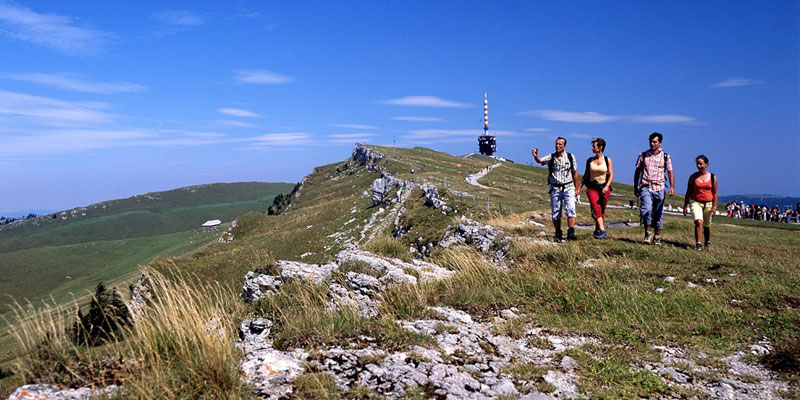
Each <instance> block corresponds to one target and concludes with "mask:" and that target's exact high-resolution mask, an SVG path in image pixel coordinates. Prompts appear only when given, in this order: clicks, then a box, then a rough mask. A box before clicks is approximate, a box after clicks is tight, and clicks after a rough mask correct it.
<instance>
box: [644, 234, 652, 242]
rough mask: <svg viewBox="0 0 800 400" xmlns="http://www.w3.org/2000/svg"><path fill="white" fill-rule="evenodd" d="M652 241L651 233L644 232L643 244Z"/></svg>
mask: <svg viewBox="0 0 800 400" xmlns="http://www.w3.org/2000/svg"><path fill="white" fill-rule="evenodd" d="M652 242H653V234H652V233H650V232H645V234H644V244H650V243H652Z"/></svg>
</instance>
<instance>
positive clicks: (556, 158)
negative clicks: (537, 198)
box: [531, 137, 578, 242]
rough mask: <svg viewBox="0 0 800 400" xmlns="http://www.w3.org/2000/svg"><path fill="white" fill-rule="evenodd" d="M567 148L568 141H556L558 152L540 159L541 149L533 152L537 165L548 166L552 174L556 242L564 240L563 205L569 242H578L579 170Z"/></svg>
mask: <svg viewBox="0 0 800 400" xmlns="http://www.w3.org/2000/svg"><path fill="white" fill-rule="evenodd" d="M566 148H567V139H564V138H563V137H559V138H558V139H556V152H555V153H552V154H548V155H546V156H544V157H539V149H538V148H536V149H533V150H531V154H533V158H534V159H535V160H536V162H537V163H539V164H541V165H544V164H547V167H548V170H549V172H550V174H549V175H548V177H547V183H548V184H550V192H549V193H550V210H551V218H552V219H553V228H555V231H556V234H555V237H554V240H555V241H556V242H562V241H563V240H564V237H563V234H562V232H561V209H562V206H561V203H562V202H563V203H564V207H563V208H564V209H565V210H564V211H565V212H566V214H567V224H568V229H567V240H576V239H577V238H576V237H575V182H577V181H578V168H577V164H576V162H575V156H574V155H572V154H571V153H567V152H565V151H564V150H565V149H566Z"/></svg>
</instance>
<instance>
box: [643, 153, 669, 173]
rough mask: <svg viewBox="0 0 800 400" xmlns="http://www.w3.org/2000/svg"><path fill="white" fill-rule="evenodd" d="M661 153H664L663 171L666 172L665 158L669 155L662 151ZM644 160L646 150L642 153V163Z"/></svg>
mask: <svg viewBox="0 0 800 400" xmlns="http://www.w3.org/2000/svg"><path fill="white" fill-rule="evenodd" d="M662 153H664V171H666V170H667V157H669V154H667V152H666V151H664V152H662ZM645 158H647V150H645V151H643V152H642V163H644V159H645Z"/></svg>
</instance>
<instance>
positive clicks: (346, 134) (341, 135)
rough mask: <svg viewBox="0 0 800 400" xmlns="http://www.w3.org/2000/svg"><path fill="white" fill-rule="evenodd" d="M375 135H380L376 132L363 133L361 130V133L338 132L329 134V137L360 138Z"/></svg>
mask: <svg viewBox="0 0 800 400" xmlns="http://www.w3.org/2000/svg"><path fill="white" fill-rule="evenodd" d="M373 136H378V135H377V134H375V133H361V132H359V133H336V134H333V135H328V137H330V138H334V139H360V138H367V137H373Z"/></svg>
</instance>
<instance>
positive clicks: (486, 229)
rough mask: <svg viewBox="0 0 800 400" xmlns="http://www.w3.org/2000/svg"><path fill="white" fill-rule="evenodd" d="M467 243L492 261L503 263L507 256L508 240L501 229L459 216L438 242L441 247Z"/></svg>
mask: <svg viewBox="0 0 800 400" xmlns="http://www.w3.org/2000/svg"><path fill="white" fill-rule="evenodd" d="M460 245H467V246H472V247H475V248H476V249H477V250H478V251H480V252H481V253H483V254H486V255H488V256H490V258H491V259H492V261H494V262H495V263H497V264H499V265H501V266H502V265H503V264H504V262H505V260H506V259H507V258H508V251H509V246H510V241H509V239H508V237H506V236H505V235H504V234H503V231H501V230H499V229H497V228H495V227H493V226H491V225H484V224H481V223H479V222H477V221H473V220H471V219H469V218H467V217H465V216H463V215H462V216H461V223H460V224H458V226H455V227H452V226H449V227H447V229H446V230H445V234H444V239H442V240H441V241H440V242H439V246H440V247H442V248H449V247H454V246H460Z"/></svg>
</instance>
